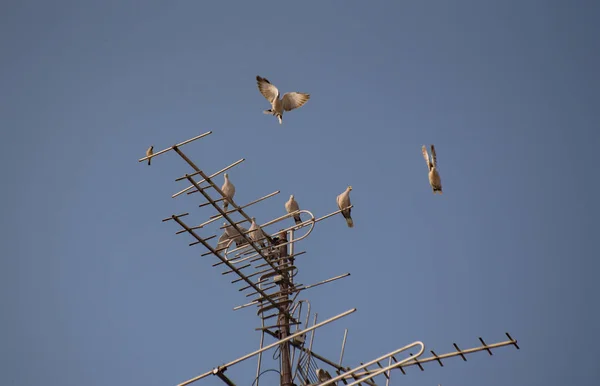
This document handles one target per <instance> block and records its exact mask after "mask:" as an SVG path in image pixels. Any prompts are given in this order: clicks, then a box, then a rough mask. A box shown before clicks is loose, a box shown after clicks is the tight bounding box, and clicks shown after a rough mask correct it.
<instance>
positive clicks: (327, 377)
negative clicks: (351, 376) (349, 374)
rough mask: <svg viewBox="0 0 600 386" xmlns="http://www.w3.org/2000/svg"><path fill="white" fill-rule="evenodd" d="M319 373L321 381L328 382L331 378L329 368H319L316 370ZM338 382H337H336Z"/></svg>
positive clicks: (318, 376)
mask: <svg viewBox="0 0 600 386" xmlns="http://www.w3.org/2000/svg"><path fill="white" fill-rule="evenodd" d="M315 372H316V373H317V378H318V379H319V383H323V382H326V381H328V380H330V379H331V374H329V372H328V371H327V370H323V369H317V370H316V371H315ZM334 383H336V382H334Z"/></svg>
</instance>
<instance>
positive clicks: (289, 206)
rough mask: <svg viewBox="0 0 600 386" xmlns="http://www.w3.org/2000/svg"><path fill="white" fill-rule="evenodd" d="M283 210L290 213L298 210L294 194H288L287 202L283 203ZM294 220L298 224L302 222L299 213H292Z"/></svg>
mask: <svg viewBox="0 0 600 386" xmlns="http://www.w3.org/2000/svg"><path fill="white" fill-rule="evenodd" d="M285 210H286V211H287V212H288V213H292V212H295V211H297V210H300V207H299V206H298V202H296V200H295V199H294V195H293V194H292V195H290V199H289V200H287V202H286V203H285ZM294 221H295V222H296V225H298V224H300V223H301V222H302V219H301V218H300V213H296V214H295V215H294Z"/></svg>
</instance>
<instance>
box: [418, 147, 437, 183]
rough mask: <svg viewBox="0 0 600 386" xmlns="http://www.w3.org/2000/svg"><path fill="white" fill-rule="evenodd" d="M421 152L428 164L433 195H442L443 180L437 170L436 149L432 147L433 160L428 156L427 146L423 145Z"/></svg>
mask: <svg viewBox="0 0 600 386" xmlns="http://www.w3.org/2000/svg"><path fill="white" fill-rule="evenodd" d="M421 152H422V153H423V158H425V162H427V168H428V169H429V185H431V189H432V190H433V194H436V193H438V194H442V179H441V178H440V173H439V172H438V170H437V156H436V154H435V147H434V146H433V145H431V159H430V158H429V155H428V154H427V148H426V147H425V145H423V147H422V148H421Z"/></svg>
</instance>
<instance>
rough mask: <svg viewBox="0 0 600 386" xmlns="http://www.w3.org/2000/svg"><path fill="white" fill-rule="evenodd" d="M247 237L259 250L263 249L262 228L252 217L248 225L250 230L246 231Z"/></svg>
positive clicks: (263, 235) (263, 234)
mask: <svg viewBox="0 0 600 386" xmlns="http://www.w3.org/2000/svg"><path fill="white" fill-rule="evenodd" d="M248 237H249V238H250V240H252V241H254V242H255V243H258V245H260V247H261V248H264V247H265V242H264V237H265V233H264V232H263V230H262V228H261V227H260V226H259V225H258V224H257V223H256V219H255V218H254V217H252V225H250V229H248Z"/></svg>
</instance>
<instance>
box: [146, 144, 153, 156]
mask: <svg viewBox="0 0 600 386" xmlns="http://www.w3.org/2000/svg"><path fill="white" fill-rule="evenodd" d="M152 148H153V146H150V147H149V148H148V150H146V157H148V156H149V155H152Z"/></svg>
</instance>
